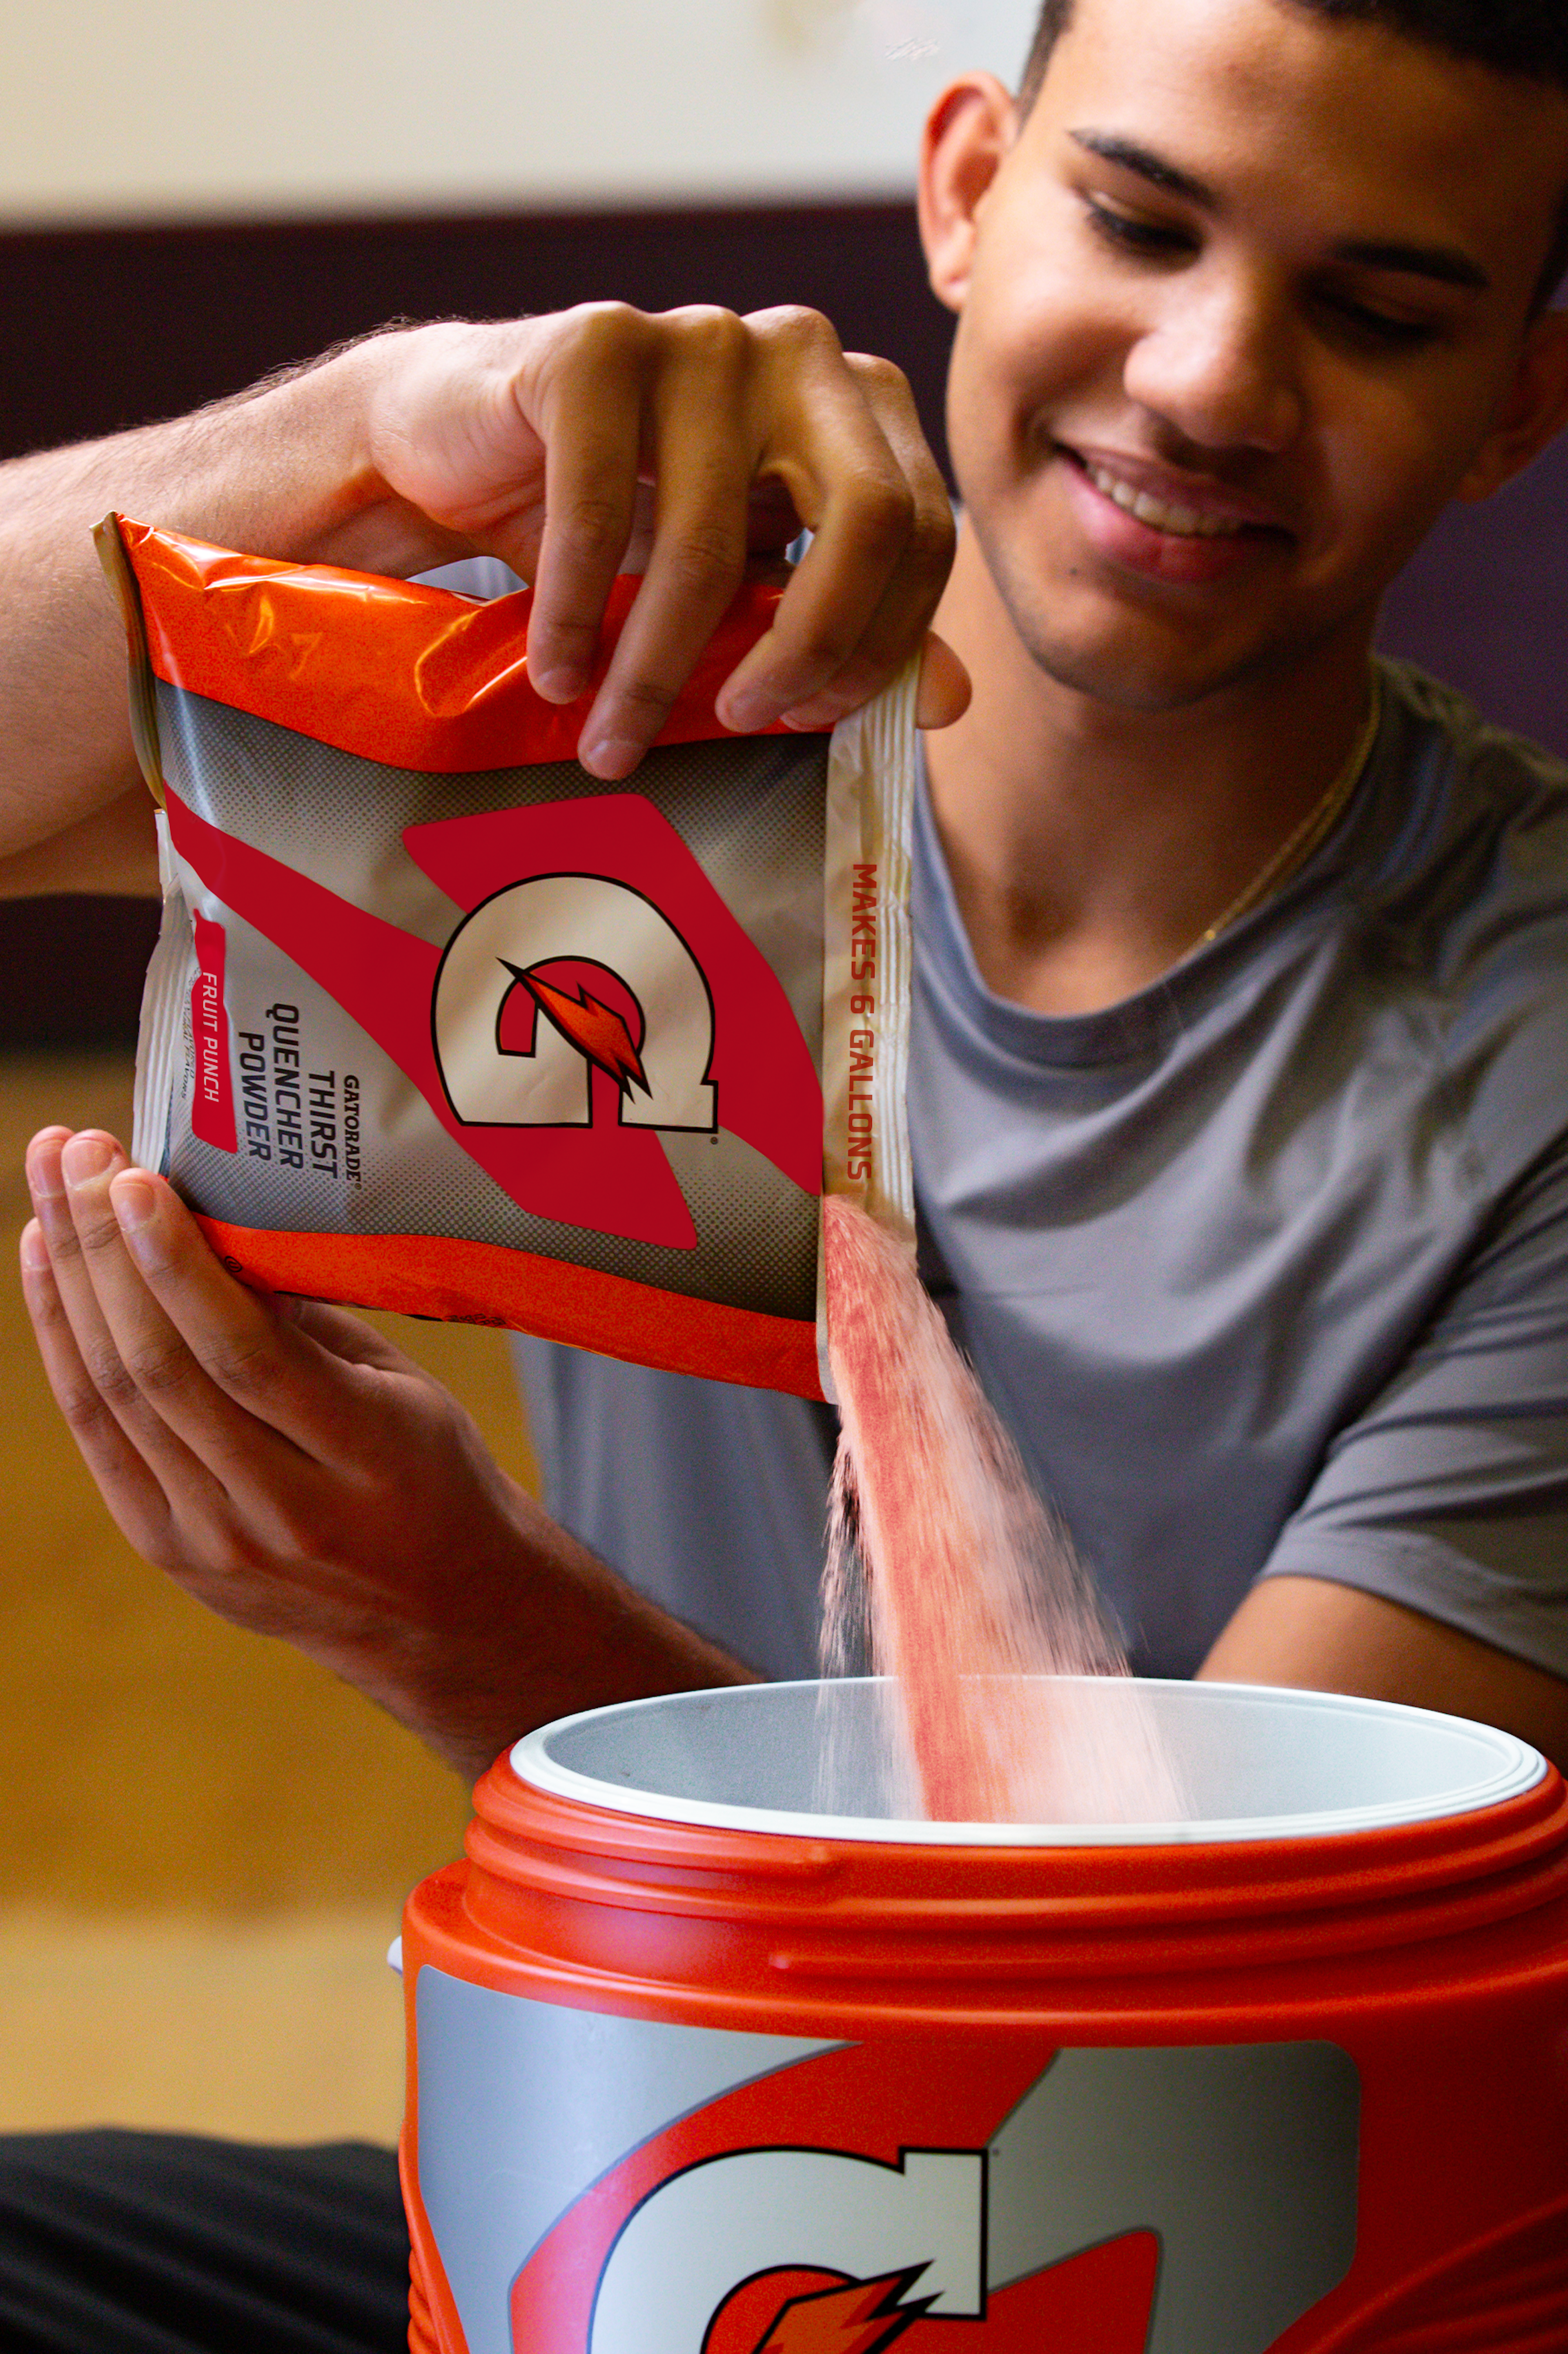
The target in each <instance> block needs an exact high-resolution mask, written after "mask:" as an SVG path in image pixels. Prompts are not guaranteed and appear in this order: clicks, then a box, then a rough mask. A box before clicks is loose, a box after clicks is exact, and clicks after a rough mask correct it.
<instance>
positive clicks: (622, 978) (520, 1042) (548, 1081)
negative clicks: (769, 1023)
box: [433, 875, 718, 1132]
mask: <svg viewBox="0 0 1568 2354" xmlns="http://www.w3.org/2000/svg"><path fill="white" fill-rule="evenodd" d="M433 1026H434V1032H435V1045H436V1059H437V1062H438V1063H439V1064H440V1073H441V1082H442V1085H443V1086H444V1087H445V1088H446V1091H447V1097H448V1100H449V1101H450V1104H451V1108H452V1109H453V1111H454V1112H455V1113H456V1115H457V1117H458V1119H460V1120H462V1121H464V1122H465V1123H471V1124H476V1125H479V1124H482V1125H486V1126H491V1127H497V1128H588V1127H591V1126H593V1125H595V1123H596V1121H597V1120H598V1119H600V1118H602V1117H603V1116H604V1114H605V1113H606V1112H608V1114H609V1119H610V1120H611V1121H612V1122H613V1121H617V1120H619V1122H620V1125H622V1126H624V1127H630V1128H658V1129H697V1130H701V1131H709V1132H711V1131H712V1130H713V1129H715V1128H716V1127H717V1126H718V1112H717V1098H718V1090H717V1088H716V1087H715V1085H714V1083H713V1080H712V1078H711V1076H710V1072H711V1067H712V1062H713V1051H714V1005H713V995H712V991H710V989H709V987H708V983H707V980H706V978H705V974H704V972H703V970H702V967H701V966H700V965H699V964H698V962H697V960H696V958H695V957H694V955H693V954H692V951H691V949H689V948H688V947H687V945H686V943H685V941H684V940H683V938H682V937H681V935H680V933H679V932H678V931H677V930H676V929H675V927H674V925H673V924H672V923H671V922H670V921H669V920H668V918H667V917H664V916H662V914H661V913H660V911H659V909H658V908H657V907H655V906H654V905H653V902H652V900H651V899H650V898H648V897H647V896H645V895H644V894H643V893H642V892H641V891H636V890H633V889H631V888H630V885H627V884H624V883H613V882H609V881H607V880H606V879H605V877H604V876H602V875H534V876H531V877H530V878H529V879H528V880H527V881H525V882H521V883H514V884H513V885H511V886H510V887H509V888H508V889H505V890H502V891H497V892H496V893H495V894H494V895H493V896H492V897H490V898H488V899H486V900H484V901H483V902H482V905H481V906H479V907H476V908H475V909H474V910H473V912H472V914H471V915H470V916H468V917H465V918H464V920H463V922H462V923H461V924H460V925H459V926H458V928H457V930H456V931H455V932H454V933H453V934H452V936H451V938H450V940H449V941H448V943H447V948H446V953H445V955H444V956H443V957H442V959H441V965H440V972H439V974H438V976H437V980H436V990H435V1000H434V1007H433ZM596 1073H599V1074H601V1075H602V1078H601V1080H600V1082H599V1083H598V1084H597V1085H596V1080H595V1074H596ZM604 1082H608V1085H606V1084H604Z"/></svg>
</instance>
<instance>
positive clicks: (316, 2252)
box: [0, 2129, 408, 2354]
mask: <svg viewBox="0 0 1568 2354" xmlns="http://www.w3.org/2000/svg"><path fill="white" fill-rule="evenodd" d="M407 2345H408V2230H407V2227H406V2226H405V2223H404V2221H403V2202H402V2199H401V2197H400V2195H399V2192H398V2188H397V2159H396V2158H395V2157H394V2156H393V2154H392V2152H391V2151H390V2150H387V2149H372V2148H371V2147H368V2146H367V2145H366V2144H365V2143H362V2142H337V2143H332V2144H328V2145H326V2146H324V2147H320V2148H314V2149H260V2148H252V2147H249V2146H247V2145H245V2144H242V2143H236V2142H224V2141H207V2140H203V2139H199V2138H198V2137H196V2136H195V2135H192V2134H143V2133H121V2132H114V2131H110V2130H107V2129H105V2130H102V2131H99V2132H93V2133H69V2134H13V2135H8V2136H0V2349H5V2354H405V2349H406V2348H407Z"/></svg>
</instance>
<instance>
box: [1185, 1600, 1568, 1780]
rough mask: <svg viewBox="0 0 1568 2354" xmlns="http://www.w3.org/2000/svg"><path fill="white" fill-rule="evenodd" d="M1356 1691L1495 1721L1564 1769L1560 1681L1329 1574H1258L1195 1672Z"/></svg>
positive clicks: (1564, 1688)
mask: <svg viewBox="0 0 1568 2354" xmlns="http://www.w3.org/2000/svg"><path fill="white" fill-rule="evenodd" d="M1198 1672H1199V1675H1200V1676H1201V1677H1203V1678H1208V1679H1212V1680H1213V1681H1219V1682H1223V1683H1224V1682H1231V1683H1267V1684H1289V1685H1297V1686H1300V1687H1302V1688H1304V1689H1306V1690H1308V1691H1342V1692H1360V1693H1362V1694H1364V1695H1365V1696H1366V1697H1367V1698H1369V1699H1372V1700H1393V1701H1401V1702H1405V1703H1406V1704H1407V1705H1409V1706H1412V1707H1415V1708H1431V1709H1437V1710H1440V1711H1442V1712H1445V1713H1446V1714H1449V1715H1453V1716H1467V1717H1472V1718H1474V1719H1476V1720H1477V1722H1478V1723H1483V1724H1496V1725H1500V1726H1501V1727H1502V1728H1503V1730H1504V1731H1505V1732H1509V1733H1516V1734H1519V1735H1520V1738H1521V1739H1523V1740H1525V1741H1529V1742H1531V1743H1532V1744H1534V1746H1535V1747H1536V1748H1538V1749H1540V1750H1541V1751H1542V1752H1543V1753H1544V1755H1547V1756H1548V1757H1550V1758H1552V1760H1553V1762H1554V1763H1555V1764H1557V1765H1562V1766H1563V1768H1564V1770H1565V1771H1568V1683H1565V1682H1563V1680H1562V1679H1561V1678H1559V1677H1557V1676H1553V1675H1548V1674H1547V1673H1546V1672H1545V1670H1542V1669H1541V1668H1534V1667H1531V1666H1529V1665H1528V1664H1527V1663H1526V1662H1525V1661H1524V1660H1522V1659H1514V1658H1512V1657H1510V1654H1509V1653H1507V1652H1506V1651H1499V1650H1497V1649H1494V1648H1493V1646H1492V1645H1491V1644H1489V1643H1483V1642H1480V1641H1478V1639H1477V1638H1476V1637H1474V1636H1473V1635H1467V1634H1465V1633H1463V1632H1462V1631H1461V1630H1460V1629H1459V1628H1457V1627H1450V1626H1446V1625H1445V1624H1444V1623H1443V1622H1442V1621H1441V1620H1438V1619H1436V1618H1428V1617H1425V1614H1424V1613H1423V1612H1421V1611H1418V1610H1411V1609H1407V1608H1406V1607H1405V1606H1404V1604H1403V1603H1398V1602H1390V1601H1386V1600H1385V1599H1384V1598H1383V1596H1381V1595H1376V1594H1369V1593H1365V1592H1363V1591H1362V1590H1361V1588H1360V1587H1358V1586H1353V1585H1336V1584H1334V1583H1332V1582H1330V1580H1329V1579H1327V1578H1318V1577H1285V1576H1281V1577H1266V1578H1265V1579H1263V1580H1262V1582H1261V1583H1260V1584H1259V1585H1255V1586H1254V1587H1253V1588H1252V1590H1251V1592H1250V1593H1249V1594H1248V1595H1247V1596H1245V1599H1244V1601H1243V1602H1242V1605H1241V1606H1240V1608H1239V1609H1238V1610H1237V1612H1236V1614H1235V1616H1234V1618H1232V1620H1231V1621H1230V1624H1229V1625H1228V1626H1227V1627H1226V1628H1224V1631H1223V1632H1222V1633H1221V1635H1220V1637H1219V1639H1218V1640H1217V1642H1216V1643H1215V1644H1214V1647H1213V1650H1212V1651H1211V1652H1210V1653H1209V1656H1208V1658H1207V1659H1205V1660H1204V1662H1203V1665H1202V1668H1200V1670H1198Z"/></svg>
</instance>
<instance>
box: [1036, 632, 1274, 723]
mask: <svg viewBox="0 0 1568 2354" xmlns="http://www.w3.org/2000/svg"><path fill="white" fill-rule="evenodd" d="M1019 634H1020V637H1021V638H1022V642H1023V644H1024V648H1025V650H1026V652H1028V654H1029V657H1030V659H1031V661H1032V662H1033V663H1034V665H1035V667H1036V669H1038V670H1040V671H1042V672H1043V673H1044V675H1045V676H1046V677H1047V678H1049V679H1051V680H1052V681H1053V682H1054V684H1056V685H1057V686H1060V687H1065V688H1066V689H1067V690H1068V691H1069V692H1070V693H1072V694H1074V695H1081V696H1083V697H1084V698H1085V700H1086V701H1087V702H1091V703H1099V704H1103V705H1106V707H1107V709H1108V710H1111V711H1118V712H1125V713H1126V714H1128V716H1141V717H1146V718H1160V717H1164V716H1169V715H1171V714H1172V713H1175V712H1180V711H1190V710H1192V709H1193V708H1195V707H1196V706H1197V705H1200V704H1203V703H1207V702H1210V701H1211V700H1213V698H1214V697H1215V696H1218V695H1224V694H1225V693H1226V692H1227V691H1228V690H1230V689H1233V688H1235V687H1238V686H1245V684H1247V683H1248V682H1249V680H1253V679H1262V678H1265V677H1266V676H1268V675H1269V674H1270V673H1271V672H1272V671H1273V670H1274V669H1275V668H1276V667H1277V663H1272V662H1270V660H1269V659H1268V657H1267V656H1266V654H1264V653H1262V652H1259V651H1257V650H1252V651H1250V652H1242V651H1241V650H1239V649H1237V650H1236V651H1235V652H1233V653H1231V654H1230V656H1229V657H1228V658H1227V657H1226V655H1225V654H1224V653H1223V652H1216V650H1214V649H1213V648H1212V647H1206V648H1204V649H1203V650H1202V652H1192V653H1189V652H1185V651H1183V652H1182V653H1181V654H1174V653H1172V652H1171V651H1170V650H1169V649H1160V650H1158V651H1152V652H1151V651H1150V648H1149V647H1148V646H1147V645H1139V644H1137V643H1132V644H1128V643H1127V642H1125V641H1124V642H1119V643H1118V642H1115V641H1112V642H1109V643H1107V642H1096V643H1092V644H1086V643H1085V642H1082V641H1078V642H1075V641H1074V640H1072V639H1071V638H1070V637H1068V636H1066V635H1065V633H1064V632H1063V631H1059V630H1051V629H1047V628H1046V627H1045V626H1044V624H1042V625H1041V626H1040V627H1039V628H1038V629H1036V630H1032V631H1028V632H1025V631H1022V630H1020V631H1019Z"/></svg>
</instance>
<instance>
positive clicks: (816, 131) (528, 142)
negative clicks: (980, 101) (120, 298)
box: [0, 0, 1034, 227]
mask: <svg viewBox="0 0 1568 2354" xmlns="http://www.w3.org/2000/svg"><path fill="white" fill-rule="evenodd" d="M1033 14H1034V6H1033V0H7V5H5V7H4V13H3V17H0V223H5V224H7V225H10V226H14V227H15V226H23V225H28V224H47V223H56V222H58V223H65V222H94V221H106V220H116V219H120V220H123V219H142V220H181V219H185V220H189V219H202V218H215V217H225V216H233V215H249V216H255V215H268V214H271V215H278V214H301V213H329V214H330V213H339V214H341V213H355V212H362V211H370V212H376V211H397V210H413V211H423V210H463V209H474V210H490V209H505V208H507V207H527V206H537V207H562V208H565V209H570V208H572V207H577V206H581V207H592V206H594V205H596V204H599V203H609V204H624V203H628V202H631V203H651V204H657V203H661V202H675V203H681V202H685V201H695V202H703V201H710V202H724V201H744V200H747V199H748V198H763V199H766V198H768V197H772V196H798V195H811V194H816V195H821V196H828V195H840V196H842V195H849V194H868V195H869V194H880V193H892V192H896V191H899V190H902V189H905V188H906V187H907V186H909V184H910V175H911V160H912V157H913V154H914V151H915V145H916V138H917V136H918V132H919V126H920V122H921V121H922V118H923V116H924V114H925V111H926V109H927V107H928V105H929V104H930V102H931V101H932V99H933V98H934V97H935V96H936V94H937V92H938V90H940V89H941V88H942V86H943V84H944V83H945V82H946V81H948V80H950V79H951V78H952V76H953V75H954V74H956V73H957V72H959V71H960V70H961V69H963V68H965V67H967V66H970V65H982V66H987V67H989V68H991V70H992V71H994V72H997V73H999V74H1001V76H1002V77H1003V79H1004V80H1012V78H1013V77H1014V76H1015V75H1016V73H1017V70H1018V68H1019V65H1020V63H1021V61H1022V55H1023V52H1024V50H1025V48H1026V47H1027V44H1028V38H1029V32H1030V27H1031V25H1032V23H1033Z"/></svg>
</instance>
